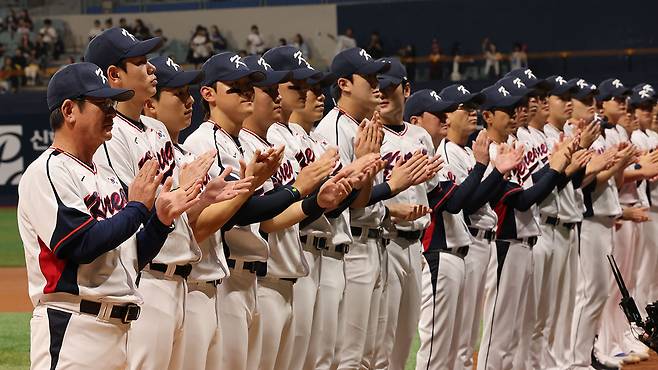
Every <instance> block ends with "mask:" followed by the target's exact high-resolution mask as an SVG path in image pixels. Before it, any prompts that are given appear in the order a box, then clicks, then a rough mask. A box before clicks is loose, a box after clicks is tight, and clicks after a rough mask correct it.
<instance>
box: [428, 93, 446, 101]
mask: <svg viewBox="0 0 658 370" xmlns="http://www.w3.org/2000/svg"><path fill="white" fill-rule="evenodd" d="M430 96H431V97H433V98H434V100H436V101H439V100H443V99H441V97H440V96H439V94H437V93H436V91H430Z"/></svg>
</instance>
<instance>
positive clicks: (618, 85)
mask: <svg viewBox="0 0 658 370" xmlns="http://www.w3.org/2000/svg"><path fill="white" fill-rule="evenodd" d="M612 86H614V87H615V88H616V89H618V88H620V87H624V84H623V83H621V81H619V80H618V79H616V80H612Z"/></svg>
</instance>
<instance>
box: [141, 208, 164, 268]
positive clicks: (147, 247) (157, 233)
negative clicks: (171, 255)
mask: <svg viewBox="0 0 658 370" xmlns="http://www.w3.org/2000/svg"><path fill="white" fill-rule="evenodd" d="M153 210H154V212H153V214H152V215H151V217H150V218H149V220H148V222H147V223H146V225H144V228H143V229H141V230H139V231H138V232H137V267H138V271H141V270H142V269H143V268H144V267H145V266H146V265H147V264H149V263H151V261H153V259H154V258H155V256H157V255H158V253H160V249H162V246H163V245H164V243H165V241H166V240H167V236H168V235H169V233H170V232H171V231H172V230H173V228H172V227H168V226H167V225H165V224H163V223H162V221H160V219H159V218H158V216H157V212H155V207H154V208H153Z"/></svg>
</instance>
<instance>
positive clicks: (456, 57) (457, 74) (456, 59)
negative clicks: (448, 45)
mask: <svg viewBox="0 0 658 370" xmlns="http://www.w3.org/2000/svg"><path fill="white" fill-rule="evenodd" d="M461 54H462V46H461V43H459V42H455V43H454V44H452V72H450V81H461V79H462V74H461V70H460V63H461V61H462V55H461Z"/></svg>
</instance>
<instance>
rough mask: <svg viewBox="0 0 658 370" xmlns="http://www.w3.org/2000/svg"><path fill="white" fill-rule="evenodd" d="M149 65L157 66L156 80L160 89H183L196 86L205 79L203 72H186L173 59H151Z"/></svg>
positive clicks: (160, 57)
mask: <svg viewBox="0 0 658 370" xmlns="http://www.w3.org/2000/svg"><path fill="white" fill-rule="evenodd" d="M149 63H151V64H153V66H155V78H156V79H157V80H158V87H159V88H161V87H181V86H185V85H194V84H198V83H199V82H201V80H202V79H203V72H202V71H184V70H183V68H182V67H181V66H180V65H178V64H176V62H174V60H173V59H171V58H169V57H165V56H159V57H155V58H151V59H149Z"/></svg>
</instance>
